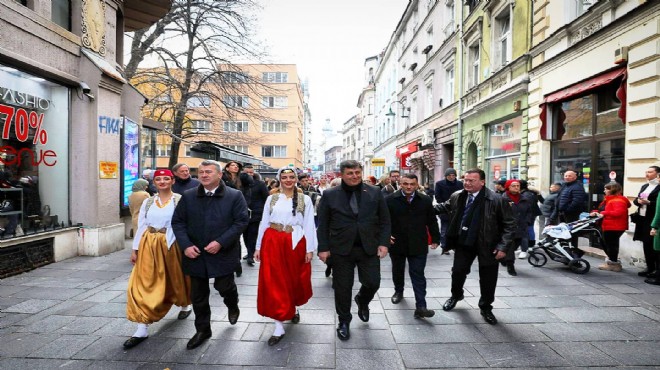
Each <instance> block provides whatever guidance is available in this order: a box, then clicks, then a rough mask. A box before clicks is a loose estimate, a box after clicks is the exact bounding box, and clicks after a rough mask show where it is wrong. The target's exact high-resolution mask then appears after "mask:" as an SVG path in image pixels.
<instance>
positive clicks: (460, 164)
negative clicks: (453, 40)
mask: <svg viewBox="0 0 660 370" xmlns="http://www.w3.org/2000/svg"><path fill="white" fill-rule="evenodd" d="M455 4H458V7H459V8H460V16H459V22H458V64H457V65H458V66H459V68H460V71H461V74H460V78H459V79H458V81H459V82H458V128H457V131H458V156H457V160H456V164H455V165H454V166H455V167H456V168H457V169H458V170H459V173H460V171H462V168H463V83H464V77H465V71H464V70H463V8H464V6H463V1H455ZM454 153H456V149H454Z"/></svg>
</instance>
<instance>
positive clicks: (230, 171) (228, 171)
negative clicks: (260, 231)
mask: <svg viewBox="0 0 660 370" xmlns="http://www.w3.org/2000/svg"><path fill="white" fill-rule="evenodd" d="M222 181H223V182H224V183H225V185H227V186H228V187H230V188H234V189H236V190H239V191H240V192H241V193H242V194H243V198H245V203H246V204H248V215H250V214H251V213H252V210H251V209H250V207H249V205H250V203H251V197H252V193H251V190H252V184H253V183H254V180H253V179H252V177H251V176H249V175H248V174H246V173H244V172H243V165H242V164H241V163H239V162H236V161H229V162H227V164H225V169H224V171H222ZM248 255H249V253H248ZM239 256H240V254H239ZM241 275H243V266H241V264H240V257H239V264H238V265H236V277H241Z"/></svg>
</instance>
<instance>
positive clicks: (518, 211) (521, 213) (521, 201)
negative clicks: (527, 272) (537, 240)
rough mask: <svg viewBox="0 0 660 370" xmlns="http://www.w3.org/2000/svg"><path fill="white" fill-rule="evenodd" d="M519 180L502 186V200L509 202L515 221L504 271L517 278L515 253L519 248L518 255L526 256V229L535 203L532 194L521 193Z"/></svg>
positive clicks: (527, 238) (527, 237)
mask: <svg viewBox="0 0 660 370" xmlns="http://www.w3.org/2000/svg"><path fill="white" fill-rule="evenodd" d="M521 187H522V186H521V180H518V179H511V180H508V181H507V182H506V184H505V185H504V194H502V199H503V200H504V201H506V202H509V205H510V206H511V214H512V215H513V219H514V220H516V231H515V232H514V234H513V245H512V246H511V247H510V248H509V250H508V251H507V253H506V258H505V261H506V262H505V264H506V270H507V272H508V273H509V275H511V276H518V273H517V272H516V268H515V267H514V266H515V263H516V255H515V251H516V248H517V247H518V246H520V251H521V252H520V253H525V254H527V249H528V247H529V233H528V228H529V226H530V225H532V222H533V219H534V218H533V214H534V212H533V208H534V203H535V202H536V196H535V195H534V196H533V197H532V196H531V195H532V194H527V195H526V194H525V193H521Z"/></svg>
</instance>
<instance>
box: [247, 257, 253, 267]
mask: <svg viewBox="0 0 660 370" xmlns="http://www.w3.org/2000/svg"><path fill="white" fill-rule="evenodd" d="M247 264H248V266H254V258H248V259H247Z"/></svg>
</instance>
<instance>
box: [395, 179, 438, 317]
mask: <svg viewBox="0 0 660 370" xmlns="http://www.w3.org/2000/svg"><path fill="white" fill-rule="evenodd" d="M399 187H400V188H401V191H397V192H395V193H393V194H392V195H390V196H388V197H387V198H385V201H386V202H387V208H388V209H389V210H390V218H391V220H392V245H391V246H390V258H391V259H392V280H393V281H394V295H393V296H392V303H394V304H397V303H399V302H401V300H402V299H403V286H404V274H405V270H406V259H407V260H408V274H409V275H410V281H411V282H412V286H413V291H414V292H415V313H414V316H415V318H416V319H421V318H426V317H433V315H435V312H434V311H433V310H429V309H428V308H427V307H426V277H425V276H424V269H425V268H426V256H427V255H428V253H429V244H431V248H432V249H436V248H438V242H439V241H440V230H439V228H438V220H437V219H436V218H435V211H434V210H433V201H432V200H431V197H429V196H428V195H425V194H423V193H420V192H418V191H417V189H418V188H419V183H418V181H417V175H415V174H406V175H403V176H402V177H401V181H400V183H399ZM429 236H430V238H431V240H430V241H429V240H428V239H429Z"/></svg>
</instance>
